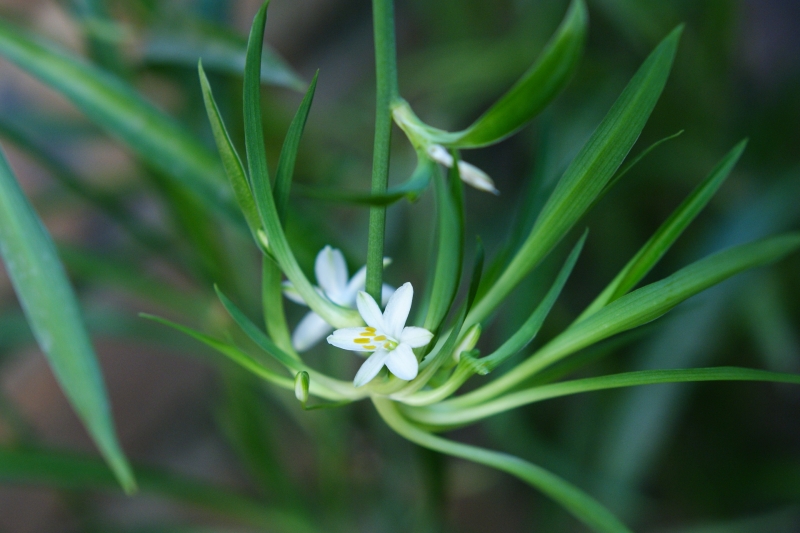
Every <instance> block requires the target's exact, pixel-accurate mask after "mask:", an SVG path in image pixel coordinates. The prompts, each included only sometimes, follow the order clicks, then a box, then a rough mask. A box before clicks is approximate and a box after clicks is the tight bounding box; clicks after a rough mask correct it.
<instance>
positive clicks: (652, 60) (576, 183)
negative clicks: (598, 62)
mask: <svg viewBox="0 0 800 533" xmlns="http://www.w3.org/2000/svg"><path fill="white" fill-rule="evenodd" d="M681 31H682V27H680V26H679V27H678V28H676V29H675V30H673V31H672V33H670V34H669V35H668V36H667V37H666V38H665V39H664V40H663V41H662V42H661V44H659V45H658V46H657V47H656V49H655V50H653V52H652V53H651V54H650V56H649V57H648V58H647V59H646V60H645V61H644V63H643V64H642V66H641V67H640V68H639V70H638V71H637V72H636V74H635V75H634V76H633V78H632V79H631V81H630V82H629V83H628V85H627V87H625V90H623V91H622V94H621V95H620V96H619V98H618V99H617V101H616V102H615V103H614V105H613V106H612V107H611V109H610V110H609V112H608V114H607V115H606V117H605V118H604V119H603V121H602V122H601V123H600V125H599V126H598V127H597V129H596V130H595V132H594V133H593V134H592V136H591V137H590V138H589V140H588V141H587V142H586V144H585V145H584V146H583V148H582V149H581V151H580V152H579V153H578V155H577V156H576V157H575V159H574V160H573V161H572V163H571V164H570V166H569V168H567V170H566V172H565V173H564V175H563V176H562V177H561V180H560V181H559V183H558V185H557V186H556V188H555V190H554V191H553V194H552V195H551V196H550V198H549V200H548V201H547V203H546V204H545V206H544V208H543V209H542V211H541V213H540V214H539V217H538V218H537V220H536V223H535V224H534V226H533V229H532V230H531V232H530V234H529V235H528V237H527V239H526V240H525V242H524V243H523V244H522V246H521V247H520V249H519V251H518V252H517V254H516V255H515V256H514V259H512V261H511V263H510V264H509V265H508V266H507V267H506V270H505V271H504V272H503V274H502V275H501V276H500V278H499V279H498V280H497V282H496V283H495V285H494V286H493V287H492V288H491V289H489V290H488V292H487V293H486V294H485V295H484V297H483V299H481V300H480V301H479V302H478V303H477V304H476V306H475V307H474V308H473V310H472V312H471V313H470V315H471V316H470V317H468V318H467V326H471V325H472V324H473V323H476V322H480V321H482V320H483V319H484V318H485V317H486V315H488V314H489V313H490V312H491V311H492V310H494V308H495V307H496V306H497V305H498V304H499V303H500V301H501V300H502V299H503V298H505V296H507V295H508V293H509V292H511V290H512V289H513V288H514V287H515V286H516V285H517V284H518V283H519V281H520V280H521V279H522V278H523V277H524V276H525V275H527V274H528V272H530V270H531V269H532V268H533V267H534V266H535V265H536V264H538V263H539V261H541V260H542V258H544V257H545V256H546V255H547V254H548V253H549V252H550V250H552V248H553V247H554V246H555V245H556V244H557V243H558V242H559V241H560V240H561V239H562V238H563V236H564V235H565V234H566V233H567V231H568V230H569V229H570V228H571V227H572V226H573V225H574V224H575V222H577V220H578V219H579V218H580V217H581V216H582V215H583V214H584V212H585V211H586V209H588V208H589V206H591V205H592V202H593V201H594V199H595V198H596V197H597V195H598V194H600V193H601V192H602V190H603V187H605V185H606V183H608V181H609V180H610V179H611V177H612V176H613V175H614V172H615V171H616V170H617V168H619V166H620V164H622V161H623V160H624V159H625V156H626V155H627V153H628V152H629V151H630V149H631V147H632V146H633V144H634V143H635V142H636V139H637V138H638V137H639V134H640V133H641V131H642V128H644V125H645V123H646V122H647V119H648V117H649V116H650V113H651V112H652V110H653V108H654V107H655V105H656V102H657V101H658V98H659V96H660V95H661V91H662V90H663V88H664V84H665V83H666V81H667V77H668V76H669V72H670V69H671V67H672V60H673V58H674V57H675V51H676V49H677V46H678V39H679V37H680V35H681Z"/></svg>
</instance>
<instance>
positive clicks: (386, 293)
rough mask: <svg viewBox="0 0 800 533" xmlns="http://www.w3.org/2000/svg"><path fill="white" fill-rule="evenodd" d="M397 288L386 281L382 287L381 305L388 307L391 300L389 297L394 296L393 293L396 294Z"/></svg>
mask: <svg viewBox="0 0 800 533" xmlns="http://www.w3.org/2000/svg"><path fill="white" fill-rule="evenodd" d="M396 290H397V289H395V288H394V287H392V286H391V285H387V284H386V283H384V284H383V287H381V305H383V306H384V307H386V304H387V303H388V302H389V298H391V297H392V294H394V292H395V291H396Z"/></svg>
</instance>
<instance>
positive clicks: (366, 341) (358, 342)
mask: <svg viewBox="0 0 800 533" xmlns="http://www.w3.org/2000/svg"><path fill="white" fill-rule="evenodd" d="M353 342H355V343H356V344H367V343H368V342H369V339H353Z"/></svg>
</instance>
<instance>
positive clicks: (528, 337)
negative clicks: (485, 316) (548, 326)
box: [476, 231, 588, 374]
mask: <svg viewBox="0 0 800 533" xmlns="http://www.w3.org/2000/svg"><path fill="white" fill-rule="evenodd" d="M587 235H588V231H585V232H584V233H583V235H582V236H581V238H580V239H579V240H578V242H577V244H575V246H574V247H573V248H572V251H571V252H570V254H569V256H568V257H567V260H566V261H565V262H564V266H562V267H561V271H560V272H559V273H558V276H556V279H555V281H553V285H552V286H551V287H550V290H548V291H547V294H545V296H544V298H542V301H541V302H539V305H538V306H536V309H534V311H533V312H532V313H531V315H530V316H529V317H528V319H527V320H525V322H524V323H523V324H522V326H520V328H519V329H518V330H517V332H516V333H514V334H513V335H512V336H511V337H510V338H509V339H508V340H507V341H506V342H504V343H503V345H502V346H500V347H499V348H498V349H497V350H495V351H494V353H492V354H490V355H487V356H486V357H484V358H482V359H479V360H478V361H476V368H477V371H478V373H479V374H488V373H489V372H491V371H492V370H494V369H495V368H497V366H498V365H500V364H501V363H503V362H504V361H505V360H506V359H508V358H509V357H511V356H512V355H514V354H515V353H517V352H519V351H520V350H522V349H523V348H524V347H525V346H527V345H528V344H530V343H531V341H533V339H534V337H536V334H537V333H539V329H540V328H541V327H542V324H543V323H544V319H545V318H547V315H548V314H549V313H550V309H552V308H553V304H554V303H555V302H556V299H558V296H559V295H560V294H561V289H563V288H564V285H565V284H566V283H567V279H569V275H570V274H571V273H572V269H573V267H574V266H575V263H576V262H577V261H578V257H579V256H580V253H581V250H582V249H583V244H584V243H585V242H586V236H587Z"/></svg>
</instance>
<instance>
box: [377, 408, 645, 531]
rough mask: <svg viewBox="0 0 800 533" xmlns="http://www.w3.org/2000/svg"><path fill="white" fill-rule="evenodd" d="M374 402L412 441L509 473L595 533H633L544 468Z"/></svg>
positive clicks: (578, 490) (387, 418)
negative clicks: (431, 429)
mask: <svg viewBox="0 0 800 533" xmlns="http://www.w3.org/2000/svg"><path fill="white" fill-rule="evenodd" d="M372 402H373V403H374V404H375V408H376V409H377V410H378V413H380V415H381V418H383V420H384V422H386V424H387V425H389V427H391V428H392V429H393V430H395V431H396V432H397V433H399V434H400V435H402V436H403V437H405V438H406V439H408V440H410V441H411V442H414V443H416V444H418V445H420V446H423V447H425V448H428V449H431V450H435V451H437V452H440V453H444V454H447V455H452V456H453V457H460V458H462V459H466V460H467V461H473V462H475V463H479V464H482V465H486V466H488V467H491V468H496V469H497V470H501V471H503V472H507V473H509V474H511V475H512V476H515V477H517V478H519V479H521V480H522V481H524V482H525V483H527V484H528V485H530V486H532V487H534V488H536V489H538V490H540V491H541V492H542V493H543V494H545V495H546V496H548V497H549V498H551V499H553V500H554V501H556V502H558V504H559V505H561V506H562V507H564V509H566V510H567V511H569V512H570V513H572V515H573V516H574V517H575V518H577V519H578V520H580V521H581V522H583V523H584V524H586V525H587V526H589V527H590V528H591V529H592V530H594V531H597V532H600V533H631V531H630V530H629V529H628V528H627V527H625V525H624V524H623V523H622V522H620V521H619V520H618V519H617V518H616V517H615V516H614V515H613V514H611V512H609V511H608V509H606V508H605V507H603V506H602V505H600V504H599V503H598V502H597V501H596V500H595V499H594V498H592V497H591V496H589V495H588V494H586V493H585V492H583V491H582V490H581V489H579V488H577V487H575V486H574V485H571V484H569V483H567V482H566V481H564V480H563V479H561V478H560V477H558V476H556V475H555V474H552V473H550V472H548V471H547V470H545V469H543V468H542V467H540V466H537V465H534V464H532V463H529V462H527V461H524V460H522V459H520V458H519V457H515V456H513V455H509V454H507V453H501V452H495V451H491V450H486V449H484V448H478V447H476V446H470V445H468V444H462V443H460V442H454V441H451V440H447V439H443V438H441V437H437V436H435V435H431V434H430V433H428V432H427V431H423V430H421V429H420V428H419V427H417V426H416V425H414V424H413V423H410V422H409V421H408V420H406V419H405V417H403V415H402V414H401V413H400V412H399V411H398V409H397V407H396V404H395V403H394V402H392V401H391V400H387V399H385V398H379V397H373V398H372Z"/></svg>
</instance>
